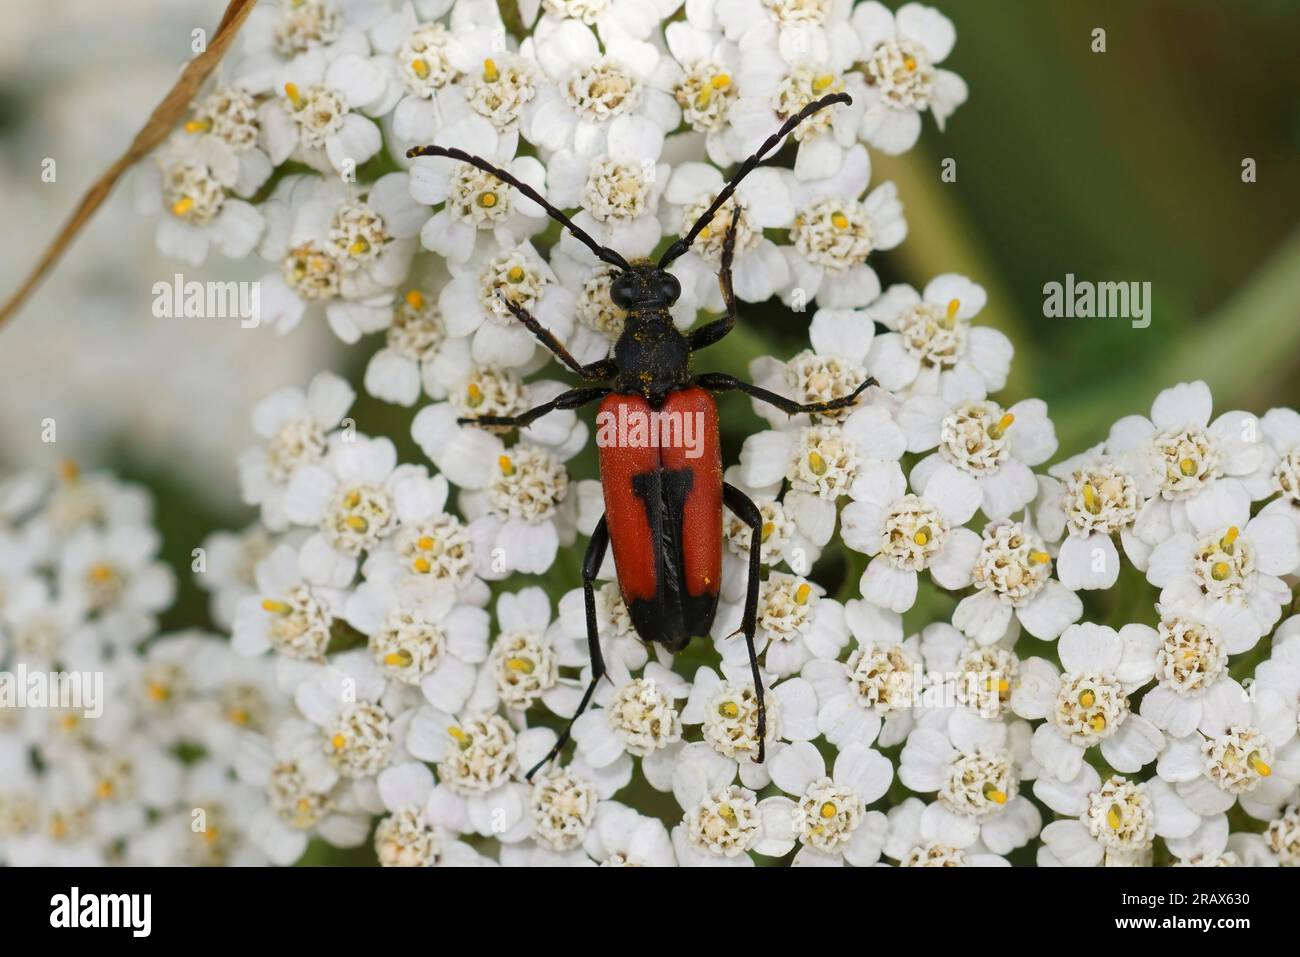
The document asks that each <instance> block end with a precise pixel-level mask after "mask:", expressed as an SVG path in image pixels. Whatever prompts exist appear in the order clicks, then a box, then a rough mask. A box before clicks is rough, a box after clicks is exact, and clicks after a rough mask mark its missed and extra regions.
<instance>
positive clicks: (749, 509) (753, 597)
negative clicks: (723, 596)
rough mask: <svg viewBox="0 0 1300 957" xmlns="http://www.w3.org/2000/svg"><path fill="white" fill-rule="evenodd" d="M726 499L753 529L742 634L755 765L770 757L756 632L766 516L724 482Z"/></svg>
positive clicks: (733, 510)
mask: <svg viewBox="0 0 1300 957" xmlns="http://www.w3.org/2000/svg"><path fill="white" fill-rule="evenodd" d="M722 500H723V502H725V503H726V505H727V508H729V509H731V510H732V512H734V513H735V514H736V517H737V518H739V519H740V520H741V521H742V522H744V523H745V524H746V525H748V526H749V527H750V531H751V536H750V540H749V583H748V585H747V586H746V588H745V613H744V617H742V618H741V621H740V631H739V632H738V634H743V635H744V636H745V646H746V647H747V648H748V649H749V670H750V674H752V675H753V678H754V697H755V698H756V699H757V701H758V729H757V731H758V757H757V758H755V759H754V763H755V764H762V763H763V761H764V759H765V758H766V757H767V707H766V704H765V703H764V700H763V678H762V675H760V674H759V671H758V655H757V654H756V653H755V651H754V632H755V631H757V630H758V586H759V568H760V564H759V559H760V557H761V552H762V547H763V513H762V512H760V511H759V510H758V506H757V505H755V504H754V500H753V499H751V498H750V497H749V496H748V495H746V494H745V493H744V492H742V491H741V490H740V489H738V488H736V486H734V485H730V484H727V483H723V486H722Z"/></svg>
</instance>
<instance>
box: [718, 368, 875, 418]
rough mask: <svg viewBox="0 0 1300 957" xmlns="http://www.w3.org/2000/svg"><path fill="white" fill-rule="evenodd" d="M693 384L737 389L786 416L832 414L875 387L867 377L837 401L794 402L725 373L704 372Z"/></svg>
mask: <svg viewBox="0 0 1300 957" xmlns="http://www.w3.org/2000/svg"><path fill="white" fill-rule="evenodd" d="M695 384H696V385H698V386H699V387H700V388H702V389H708V390H709V391H710V392H728V391H730V390H732V389H739V390H740V391H741V392H743V393H745V395H747V396H750V397H751V398H755V399H758V400H759V401H760V402H767V403H769V404H771V405H774V406H776V407H777V408H778V409H780V410H781V411H782V412H784V413H785V414H786V415H799V414H800V413H804V412H808V413H812V414H814V415H815V414H816V413H818V412H834V411H835V410H837V409H847V408H848V407H849V406H851V405H854V404H855V403H856V402H857V401H858V396H859V395H861V394H862V393H863V391H865V390H866V389H868V388H870V387H871V386H873V385H876V380H875V379H874V378H872V377H868V378H867V379H866V380H865V381H864V382H863V383H862V384H861V385H859V386H858V387H857V388H856V389H854V390H853V391H852V392H850V393H849V394H848V395H842V396H840V397H839V398H838V399H827V400H826V401H825V402H796V401H794V399H787V398H786V397H785V396H783V395H777V394H776V393H775V392H769V391H768V390H767V389H764V388H761V387H759V386H756V385H752V384H750V383H748V382H742V381H741V380H739V379H737V378H736V377H735V376H734V375H727V374H726V373H725V372H705V373H704V374H702V375H698V376H696V377H695Z"/></svg>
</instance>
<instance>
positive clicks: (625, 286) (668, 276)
mask: <svg viewBox="0 0 1300 957" xmlns="http://www.w3.org/2000/svg"><path fill="white" fill-rule="evenodd" d="M681 294H682V284H681V283H680V282H678V281H677V277H676V276H674V275H673V274H672V273H670V272H669V271H668V270H666V269H660V268H659V267H658V266H656V265H655V264H654V263H649V262H646V263H635V264H633V266H632V267H631V268H630V269H625V270H623V271H622V272H621V273H619V274H618V275H617V276H615V277H614V281H613V282H612V283H610V286H609V298H610V299H612V300H613V301H614V305H616V306H618V307H619V308H620V309H632V308H634V307H637V306H640V307H646V306H649V307H653V308H661V309H666V308H668V307H669V306H671V305H672V304H673V303H675V302H676V301H677V299H678V297H680V296H681Z"/></svg>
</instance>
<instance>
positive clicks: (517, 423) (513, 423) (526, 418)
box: [456, 387, 610, 429]
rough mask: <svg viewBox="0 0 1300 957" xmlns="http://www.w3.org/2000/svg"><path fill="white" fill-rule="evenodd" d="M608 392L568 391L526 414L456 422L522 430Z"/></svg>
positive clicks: (464, 419) (475, 417) (479, 417)
mask: <svg viewBox="0 0 1300 957" xmlns="http://www.w3.org/2000/svg"><path fill="white" fill-rule="evenodd" d="M609 392H610V390H609V389H606V388H603V387H602V388H594V389H570V390H569V391H568V392H561V393H560V394H559V395H557V396H556V397H555V398H554V399H552V400H551V401H550V402H543V403H542V404H541V405H539V406H536V407H534V408H531V409H529V410H528V411H527V412H520V413H519V414H518V415H479V416H468V417H466V418H460V419H457V420H456V421H457V422H459V423H460V424H461V425H502V426H509V427H511V428H518V429H524V428H527V427H528V426H529V424H531V423H532V422H533V421H535V420H537V419H540V418H541V417H542V416H544V415H546V414H547V413H548V412H554V411H555V410H556V409H576V408H578V407H579V406H584V405H586V404H587V403H588V402H595V401H596V400H597V399H603V398H605V396H607V395H609Z"/></svg>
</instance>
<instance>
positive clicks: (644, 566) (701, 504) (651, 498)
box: [406, 93, 875, 779]
mask: <svg viewBox="0 0 1300 957" xmlns="http://www.w3.org/2000/svg"><path fill="white" fill-rule="evenodd" d="M850 102H852V101H851V100H850V98H849V97H848V95H847V94H844V93H835V94H832V95H830V96H825V97H822V98H821V99H819V100H816V101H814V102H812V103H809V104H808V105H807V106H805V107H804V108H803V109H802V110H800V111H799V112H798V113H797V114H795V115H793V116H791V117H790V118H789V119H787V120H786V121H785V122H784V123H783V124H781V128H780V129H779V130H777V131H776V132H775V133H774V134H772V136H770V137H768V139H767V140H765V141H764V142H763V144H762V146H760V147H759V148H758V150H757V151H756V152H755V153H754V155H752V156H750V157H749V158H748V159H746V160H745V162H744V163H743V164H741V166H740V168H739V169H738V170H737V171H736V174H735V175H734V176H732V178H731V179H730V181H728V182H727V184H726V185H725V186H724V187H723V188H722V190H721V191H720V192H719V193H718V196H717V198H716V199H715V200H714V201H713V204H712V205H711V206H709V208H708V209H707V210H705V211H704V213H703V215H701V216H700V218H699V219H698V220H696V222H695V224H694V225H693V226H691V228H690V231H689V232H687V234H686V235H685V236H682V237H681V238H679V239H677V240H676V241H674V242H673V243H672V245H670V246H669V247H668V249H667V250H666V251H665V252H664V254H663V255H662V256H661V257H660V258H659V261H658V262H657V263H656V262H651V261H649V260H646V261H638V262H635V263H629V262H628V261H627V260H626V259H624V258H623V257H622V256H621V255H620V254H619V253H618V252H617V251H615V250H613V249H610V248H608V247H607V246H602V245H600V244H599V243H597V242H596V241H595V240H594V239H593V238H592V237H591V236H589V235H588V234H587V233H585V232H584V231H583V230H582V229H581V228H580V227H578V226H577V225H576V224H574V223H573V222H572V221H571V220H570V219H569V217H568V216H566V215H565V214H564V213H563V212H562V211H560V210H559V209H557V208H556V207H555V206H552V205H551V204H550V203H549V202H547V201H546V200H545V199H544V198H542V196H541V195H539V194H538V192H537V191H536V190H534V189H532V188H531V187H530V186H528V185H527V184H525V183H522V182H520V181H519V180H518V179H516V178H515V177H514V176H512V175H511V174H510V173H508V172H507V171H505V170H503V169H499V168H497V167H496V166H493V165H492V164H491V163H489V162H488V161H487V160H485V159H482V158H481V157H478V156H471V155H470V154H469V153H466V152H464V151H463V150H458V149H455V148H452V147H443V146H417V147H414V148H412V149H410V150H408V151H407V154H406V155H407V156H408V157H409V158H415V157H417V156H444V157H448V158H450V159H455V160H460V161H462V162H465V163H469V164H471V165H473V166H476V167H477V168H478V169H481V170H483V171H484V172H486V173H490V174H491V175H493V176H495V177H496V178H497V179H499V180H501V181H502V182H504V183H507V184H508V185H510V186H513V187H514V188H515V189H517V190H518V191H519V192H520V193H522V194H523V195H524V196H527V197H528V198H529V199H531V200H532V201H533V202H534V203H537V204H538V205H539V206H541V207H542V208H543V209H544V210H546V212H547V214H548V215H549V216H550V217H551V218H552V219H554V220H556V221H557V222H559V223H560V224H561V225H562V226H563V227H564V228H565V229H567V230H568V231H569V232H570V233H571V234H572V235H573V236H574V238H576V239H577V240H578V241H579V242H581V243H582V244H583V245H584V246H586V247H587V248H588V249H590V250H591V251H592V252H593V253H594V254H595V255H596V258H597V259H599V260H601V261H602V262H604V263H607V264H608V265H610V266H613V267H614V268H615V269H616V270H618V272H617V274H616V275H615V276H614V277H613V280H612V282H611V283H610V288H609V295H610V299H611V300H613V302H614V304H615V305H616V306H618V307H620V308H621V309H623V310H625V311H626V313H627V319H626V323H625V325H624V328H623V332H622V334H621V335H620V336H619V338H618V341H617V342H616V343H615V344H614V354H613V356H612V357H610V358H606V359H603V360H601V361H599V362H592V363H590V364H588V365H582V364H580V363H579V362H578V361H577V360H576V359H575V358H574V357H573V356H572V355H570V354H569V351H568V350H567V349H565V348H564V346H563V345H562V344H561V343H560V342H559V340H557V339H556V338H555V336H553V335H552V334H551V333H550V332H549V331H548V330H547V329H545V328H544V327H543V326H542V325H541V323H539V322H538V321H537V320H536V319H534V318H533V317H532V316H531V315H529V313H528V312H527V310H525V309H524V308H523V307H521V306H519V305H517V304H515V303H514V302H512V301H511V300H510V299H508V298H506V297H505V296H502V297H501V298H502V301H503V303H504V304H505V306H506V307H507V308H508V309H509V310H510V312H511V313H512V314H513V315H514V316H515V318H516V319H518V320H519V321H520V322H521V323H523V324H524V326H525V327H527V329H528V330H529V331H530V332H532V334H533V335H534V336H536V337H537V339H538V340H539V341H540V342H541V343H542V345H544V346H546V348H547V349H549V350H550V351H551V352H552V353H553V354H554V355H555V356H556V358H557V359H559V360H560V362H562V363H563V364H564V365H565V366H567V367H568V368H569V369H570V370H572V371H573V372H574V373H576V374H577V375H578V376H579V377H581V378H582V380H583V381H584V382H587V383H590V384H589V385H585V386H581V387H579V388H575V389H570V390H568V391H567V392H562V393H561V394H560V395H558V396H556V397H555V398H554V399H551V400H550V401H549V402H545V403H543V404H542V405H539V406H537V407H536V408H533V409H529V410H528V411H526V412H522V413H520V414H519V415H484V416H478V417H477V418H467V419H461V420H460V421H461V422H462V423H477V424H479V425H483V426H504V427H515V428H526V427H527V426H528V425H529V424H530V423H531V422H533V421H534V420H536V419H538V418H540V417H541V416H543V415H546V414H547V413H548V412H552V411H554V410H556V409H576V408H579V407H580V406H584V405H587V404H588V403H591V402H596V401H597V400H599V401H600V415H599V416H598V418H605V419H606V420H607V421H614V420H617V421H619V422H627V421H629V420H639V421H640V422H642V423H646V422H650V423H654V422H659V423H663V422H669V423H671V422H673V421H674V419H673V418H672V416H673V415H674V414H676V415H680V416H681V418H680V419H678V420H676V421H679V422H684V421H685V420H686V417H687V416H689V417H691V421H694V422H699V423H702V424H703V430H702V431H703V435H702V436H699V437H698V438H699V439H700V441H699V442H698V448H695V449H693V450H687V449H686V448H684V443H683V442H681V441H677V442H668V443H666V444H665V443H660V442H653V443H652V442H644V443H641V442H637V443H636V444H635V445H634V444H633V443H632V442H630V441H618V442H615V443H613V444H609V443H604V444H603V445H602V447H601V448H600V453H599V454H600V480H601V486H602V488H603V489H604V493H605V514H604V515H603V516H602V517H601V519H600V521H599V522H598V523H597V525H596V528H595V530H594V531H593V532H592V535H591V541H590V543H589V544H588V546H587V552H586V555H585V556H584V558H583V561H582V592H583V598H584V600H585V604H586V613H587V645H588V651H589V653H590V655H591V680H590V682H589V683H588V685H587V689H586V692H585V693H584V694H583V696H582V701H581V703H579V705H578V710H577V711H576V712H575V713H574V715H573V717H572V718H570V719H569V722H568V724H567V725H566V726H565V728H564V731H563V732H562V733H561V734H560V736H559V738H558V739H557V740H556V742H555V746H554V747H553V748H552V749H551V751H550V753H549V754H548V755H547V756H546V757H545V758H543V759H542V760H541V761H539V762H538V763H537V764H536V765H535V766H534V767H533V768H532V769H531V770H530V771H529V772H528V775H527V777H528V778H529V779H531V778H532V776H533V775H534V774H535V773H536V772H537V771H538V769H539V768H541V767H542V766H543V765H545V764H546V763H547V762H549V761H551V760H552V759H553V758H555V757H556V756H557V755H558V754H559V753H560V751H561V749H562V748H563V747H564V745H565V744H566V743H567V742H568V740H569V736H570V733H571V732H572V730H573V724H574V722H575V721H577V719H578V717H579V715H581V714H582V712H583V711H585V710H586V708H587V705H588V704H589V703H590V701H591V696H592V694H593V693H594V692H595V690H596V685H597V683H598V682H599V681H600V679H601V677H602V676H604V674H605V662H604V658H603V657H602V655H601V650H600V637H599V634H598V629H597V625H596V598H595V591H594V587H593V583H594V582H595V580H596V575H597V573H598V572H599V570H600V566H601V563H602V562H604V560H605V552H606V550H607V549H608V548H610V547H611V546H612V547H613V549H614V567H615V570H616V571H617V573H618V585H619V590H620V592H621V593H622V595H623V600H624V601H625V602H626V604H627V608H628V612H629V614H630V616H631V619H632V624H633V626H634V627H635V628H636V632H637V634H638V635H639V636H640V637H641V640H642V641H645V642H647V643H655V642H657V643H658V644H661V645H663V646H664V648H665V649H666V650H668V651H669V652H672V653H674V654H676V653H677V652H679V651H681V650H682V649H683V648H685V647H686V645H687V643H688V642H689V641H690V640H691V637H692V636H693V635H707V634H708V633H709V629H710V628H711V627H712V626H713V618H714V615H715V614H716V612H717V608H718V586H719V583H720V579H721V577H722V506H723V505H726V506H727V508H729V509H730V510H731V511H732V512H733V513H734V514H735V515H736V516H737V517H738V518H739V519H740V520H741V521H742V522H744V523H745V524H746V525H748V526H749V527H750V529H751V538H750V547H749V582H748V586H747V588H746V592H745V608H744V614H743V618H742V623H741V627H740V631H739V632H738V633H743V634H744V636H745V643H746V645H747V646H748V649H749V666H750V670H751V672H752V673H753V677H754V695H755V698H756V701H757V705H758V708H757V710H758V727H757V733H758V742H759V744H758V757H757V758H755V762H756V763H761V762H762V761H763V759H764V757H765V753H766V749H765V739H766V737H767V712H766V709H765V706H764V700H763V682H762V679H761V677H760V676H759V671H758V656H757V655H756V654H755V653H754V630H755V627H756V621H757V616H758V588H759V553H760V549H761V544H762V542H761V536H762V526H763V520H762V515H761V513H760V512H759V510H758V506H757V505H755V504H754V502H753V501H752V500H751V499H750V498H749V496H747V495H746V494H745V493H744V492H742V491H741V490H740V489H738V488H736V487H735V486H734V485H730V484H728V483H725V482H723V481H722V455H721V451H720V449H719V444H718V411H717V406H716V405H715V404H714V401H713V397H712V395H711V394H710V393H714V392H726V391H729V390H733V389H735V390H739V391H741V392H744V393H745V394H746V395H749V396H752V397H753V398H755V399H759V400H761V401H763V402H770V403H771V404H772V405H774V406H776V407H777V408H778V409H781V410H782V411H783V412H785V413H787V414H789V415H798V414H800V413H803V412H808V413H818V412H830V411H832V410H835V409H843V408H847V407H848V406H851V405H853V404H854V403H855V402H856V401H857V397H858V395H859V394H860V393H861V392H862V391H863V390H864V389H866V388H867V387H868V386H870V385H873V384H874V383H875V380H874V379H867V380H866V381H865V382H863V383H862V384H861V385H859V386H858V387H857V389H855V390H854V391H853V392H852V393H851V394H850V395H846V396H841V397H839V398H836V399H831V400H829V401H825V402H809V403H799V402H795V401H793V400H791V399H787V398H785V397H783V396H779V395H776V394H775V393H773V392H769V391H768V390H766V389H762V388H759V387H758V386H756V385H751V384H750V383H748V382H742V381H740V380H739V379H737V378H735V377H734V376H730V375H724V374H722V373H717V372H705V373H702V374H699V375H693V374H692V373H691V353H693V352H695V351H697V350H699V349H703V348H704V347H705V346H711V345H713V344H714V343H715V342H717V341H718V340H719V339H721V338H722V337H723V336H725V335H726V334H727V333H728V332H730V331H731V329H732V327H733V326H735V324H736V318H737V315H736V298H735V295H734V293H733V291H732V286H731V262H732V257H733V254H734V252H735V240H736V224H737V222H738V220H739V217H740V207H739V206H737V207H736V208H735V209H734V210H733V211H732V215H731V222H730V224H729V226H728V227H727V232H726V234H725V236H724V237H723V245H722V257H721V268H720V269H719V272H718V282H719V284H720V286H721V287H722V298H723V302H724V304H725V306H726V313H725V314H724V315H723V316H722V317H721V318H719V319H715V320H714V321H712V322H709V323H706V324H705V325H703V326H701V327H700V328H698V329H695V330H694V331H692V332H689V333H685V334H683V333H682V332H680V331H678V329H677V327H676V326H675V325H674V324H673V318H672V315H671V314H670V313H669V307H670V306H672V304H673V303H674V302H676V301H677V298H678V297H679V296H680V295H681V291H682V290H681V285H680V284H679V283H678V281H677V278H676V277H675V276H673V275H672V273H670V272H668V268H667V267H668V265H669V264H670V263H671V262H672V261H673V260H675V259H677V258H678V257H679V256H681V255H683V254H684V253H685V252H686V251H687V250H688V249H690V247H691V244H692V243H693V242H694V241H695V240H696V238H697V237H698V236H699V235H700V232H701V231H702V230H703V229H704V228H705V227H706V226H707V225H708V224H709V223H711V222H712V221H713V217H714V216H715V215H716V214H717V212H718V210H719V209H721V208H722V206H723V204H725V203H726V202H727V200H728V199H730V198H731V195H732V194H733V193H734V192H735V191H736V187H737V186H738V185H739V183H740V181H741V180H743V179H744V178H745V177H746V176H748V175H749V174H750V173H751V172H752V171H753V170H754V168H755V167H757V166H758V164H759V163H760V162H761V161H762V159H763V158H764V157H765V156H766V155H767V154H768V153H770V152H771V151H772V150H773V149H775V148H776V147H777V146H779V145H780V143H781V141H782V140H783V139H784V138H785V137H786V136H787V135H788V134H789V133H790V132H791V131H793V130H794V129H795V127H797V126H798V125H799V124H800V123H802V122H803V121H804V120H805V119H807V118H808V117H810V116H812V115H813V114H814V113H816V112H818V111H819V110H822V109H825V108H826V107H829V106H831V105H832V104H835V103H850ZM600 383H603V384H600ZM665 413H666V414H667V415H665ZM610 416H612V417H613V418H612V419H611V418H609V417H610ZM669 434H671V432H669ZM677 434H678V438H679V439H680V438H681V436H682V432H681V431H680V430H679V431H678V433H677ZM691 451H694V452H695V453H696V455H695V457H692V456H691V454H690V452H691Z"/></svg>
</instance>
